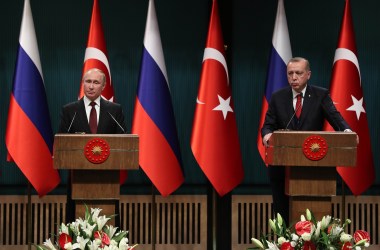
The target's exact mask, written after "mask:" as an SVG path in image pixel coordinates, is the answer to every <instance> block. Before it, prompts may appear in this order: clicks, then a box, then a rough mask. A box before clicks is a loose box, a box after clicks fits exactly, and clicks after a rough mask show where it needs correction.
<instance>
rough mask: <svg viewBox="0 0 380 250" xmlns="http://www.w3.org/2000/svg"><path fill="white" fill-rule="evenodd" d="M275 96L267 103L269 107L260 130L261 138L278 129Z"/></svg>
mask: <svg viewBox="0 0 380 250" xmlns="http://www.w3.org/2000/svg"><path fill="white" fill-rule="evenodd" d="M275 98H276V97H275V96H274V95H272V98H271V101H270V102H269V107H268V110H267V113H266V114H265V120H264V124H263V127H262V128H261V136H262V137H264V136H265V135H266V134H269V133H272V132H273V131H275V130H277V129H278V122H277V120H278V117H277V113H276V112H277V111H276V107H275V106H276V104H275Z"/></svg>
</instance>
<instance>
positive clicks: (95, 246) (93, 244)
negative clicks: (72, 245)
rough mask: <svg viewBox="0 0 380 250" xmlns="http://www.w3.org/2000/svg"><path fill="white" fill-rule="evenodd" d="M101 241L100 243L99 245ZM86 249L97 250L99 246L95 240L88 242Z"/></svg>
mask: <svg viewBox="0 0 380 250" xmlns="http://www.w3.org/2000/svg"><path fill="white" fill-rule="evenodd" d="M101 242H102V241H100V243H101ZM87 246H88V248H89V249H90V250H98V248H99V246H100V244H99V243H98V242H97V240H94V241H90V242H89V243H88V244H87Z"/></svg>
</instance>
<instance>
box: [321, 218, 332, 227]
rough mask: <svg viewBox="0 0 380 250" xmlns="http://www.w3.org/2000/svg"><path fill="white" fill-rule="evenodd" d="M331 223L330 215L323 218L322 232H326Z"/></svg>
mask: <svg viewBox="0 0 380 250" xmlns="http://www.w3.org/2000/svg"><path fill="white" fill-rule="evenodd" d="M330 221H331V216H330V215H327V216H323V218H322V221H321V230H325V229H326V228H327V227H328V226H329V224H330Z"/></svg>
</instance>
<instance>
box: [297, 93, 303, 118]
mask: <svg viewBox="0 0 380 250" xmlns="http://www.w3.org/2000/svg"><path fill="white" fill-rule="evenodd" d="M301 111H302V93H301V94H298V95H297V102H296V116H297V118H300V116H301Z"/></svg>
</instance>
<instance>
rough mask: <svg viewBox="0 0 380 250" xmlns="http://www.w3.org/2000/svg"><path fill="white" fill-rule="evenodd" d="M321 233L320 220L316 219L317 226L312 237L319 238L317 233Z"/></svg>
mask: <svg viewBox="0 0 380 250" xmlns="http://www.w3.org/2000/svg"><path fill="white" fill-rule="evenodd" d="M320 233H321V222H320V221H318V223H317V228H316V229H315V233H314V238H315V239H317V238H319V234H320Z"/></svg>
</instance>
